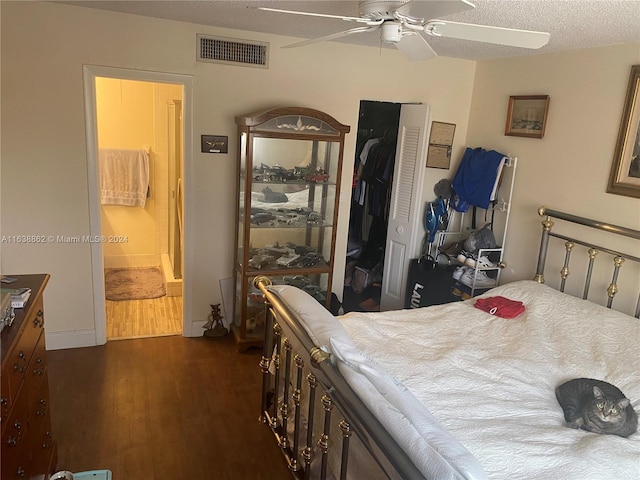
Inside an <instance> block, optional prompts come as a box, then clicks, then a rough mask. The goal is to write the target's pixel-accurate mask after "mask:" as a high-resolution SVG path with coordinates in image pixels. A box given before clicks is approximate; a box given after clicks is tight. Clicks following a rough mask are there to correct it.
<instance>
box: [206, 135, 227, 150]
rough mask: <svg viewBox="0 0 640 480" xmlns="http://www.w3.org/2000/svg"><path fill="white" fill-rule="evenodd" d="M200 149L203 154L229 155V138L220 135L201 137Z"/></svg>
mask: <svg viewBox="0 0 640 480" xmlns="http://www.w3.org/2000/svg"><path fill="white" fill-rule="evenodd" d="M200 144H201V145H200V148H201V150H202V153H228V152H229V137H222V136H219V135H201V136H200Z"/></svg>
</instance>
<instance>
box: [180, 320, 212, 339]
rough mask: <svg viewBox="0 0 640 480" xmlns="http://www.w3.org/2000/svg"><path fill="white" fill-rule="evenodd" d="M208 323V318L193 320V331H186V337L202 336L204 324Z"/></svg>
mask: <svg viewBox="0 0 640 480" xmlns="http://www.w3.org/2000/svg"><path fill="white" fill-rule="evenodd" d="M205 323H207V321H206V320H198V321H194V322H191V331H190V332H184V336H185V337H201V336H202V334H203V333H204V328H203V327H204V324H205Z"/></svg>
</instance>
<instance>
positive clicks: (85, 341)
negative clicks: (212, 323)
mask: <svg viewBox="0 0 640 480" xmlns="http://www.w3.org/2000/svg"><path fill="white" fill-rule="evenodd" d="M205 323H207V322H206V320H200V321H197V322H193V323H191V330H190V331H188V332H184V336H185V337H201V336H202V334H203V333H204V328H202V327H204V324H205ZM45 340H46V345H47V350H64V349H66V348H82V347H95V346H96V345H98V343H97V342H96V332H95V330H73V331H70V332H52V333H47V332H45Z"/></svg>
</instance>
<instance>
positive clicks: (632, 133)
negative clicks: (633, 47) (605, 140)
mask: <svg viewBox="0 0 640 480" xmlns="http://www.w3.org/2000/svg"><path fill="white" fill-rule="evenodd" d="M639 104H640V65H634V66H632V67H631V77H630V78H629V86H628V87H627V96H626V99H625V102H624V108H623V110H622V120H621V121H620V130H619V131H618V140H617V142H616V149H615V151H614V153H613V164H612V165H611V173H610V174H609V185H608V186H607V192H608V193H615V194H617V195H625V196H627V197H636V198H640V105H639Z"/></svg>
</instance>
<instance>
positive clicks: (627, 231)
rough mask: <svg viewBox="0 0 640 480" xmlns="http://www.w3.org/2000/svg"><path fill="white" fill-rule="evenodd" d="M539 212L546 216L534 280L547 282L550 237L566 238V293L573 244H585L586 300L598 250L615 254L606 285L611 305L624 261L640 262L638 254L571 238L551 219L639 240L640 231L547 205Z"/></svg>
mask: <svg viewBox="0 0 640 480" xmlns="http://www.w3.org/2000/svg"><path fill="white" fill-rule="evenodd" d="M538 214H539V215H540V216H541V217H544V220H543V221H542V238H541V240H540V250H539V252H538V264H537V267H536V275H535V278H534V279H535V280H536V281H538V282H540V283H544V269H545V264H546V260H547V251H548V246H549V238H550V237H555V238H559V239H561V240H565V259H564V265H563V267H562V269H561V270H560V277H561V283H560V291H562V292H564V289H565V284H566V281H567V278H568V277H569V274H570V270H569V262H570V260H571V253H572V251H573V247H574V246H575V245H582V246H583V247H586V248H587V249H588V250H587V254H588V257H589V258H588V266H587V274H586V277H585V283H584V291H583V294H582V298H583V299H585V300H586V299H587V297H588V295H589V289H590V286H591V276H592V272H593V267H594V264H595V261H596V257H597V256H598V253H606V254H608V255H610V256H611V257H613V271H612V276H611V283H610V284H609V286H608V288H607V308H612V306H613V300H614V298H615V296H616V294H617V293H618V275H619V273H620V269H621V268H622V265H623V264H624V262H625V260H629V261H633V262H637V263H639V264H640V258H639V257H636V256H635V255H631V254H627V253H623V252H619V251H616V250H611V249H609V248H606V247H601V246H599V245H595V244H592V243H589V242H585V241H582V240H579V239H576V238H573V237H568V236H566V235H561V234H558V233H555V232H552V231H551V229H552V228H553V226H554V222H553V220H551V218H556V219H559V220H565V221H567V222H571V223H576V224H579V225H584V226H587V227H590V228H594V229H597V230H602V231H605V232H608V233H613V234H616V235H621V236H625V237H630V238H633V239H636V240H640V231H638V230H634V229H632V228H627V227H622V226H619V225H614V224H611V223H607V222H601V221H598V220H593V219H589V218H585V217H580V216H577V215H572V214H569V213H564V212H560V211H558V210H553V209H550V208H548V207H545V206H542V207H540V208H539V209H538ZM634 316H635V317H636V318H640V292H639V293H638V301H637V303H636V309H635V314H634Z"/></svg>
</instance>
